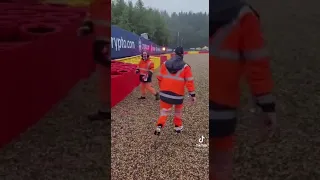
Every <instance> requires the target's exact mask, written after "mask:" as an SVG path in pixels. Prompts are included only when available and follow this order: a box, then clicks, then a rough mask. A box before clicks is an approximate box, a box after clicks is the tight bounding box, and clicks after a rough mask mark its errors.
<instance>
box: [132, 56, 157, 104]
mask: <svg viewBox="0 0 320 180" xmlns="http://www.w3.org/2000/svg"><path fill="white" fill-rule="evenodd" d="M153 71H154V63H153V62H152V61H151V60H150V56H149V54H148V53H147V52H146V51H143V52H142V54H141V60H140V62H139V64H138V68H137V69H136V73H139V74H140V76H139V78H140V92H141V97H140V98H138V99H140V100H141V99H146V93H147V92H146V91H147V90H148V91H149V92H151V93H152V95H154V96H155V98H156V100H159V93H158V92H157V91H156V90H155V89H154V88H153V87H152V75H153Z"/></svg>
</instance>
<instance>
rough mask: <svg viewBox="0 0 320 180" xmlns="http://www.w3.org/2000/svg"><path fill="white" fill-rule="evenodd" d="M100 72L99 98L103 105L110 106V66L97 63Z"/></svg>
mask: <svg viewBox="0 0 320 180" xmlns="http://www.w3.org/2000/svg"><path fill="white" fill-rule="evenodd" d="M96 67H97V72H98V76H99V77H98V78H99V80H98V86H99V99H100V101H101V103H102V104H103V106H107V107H109V108H110V83H111V82H110V68H109V67H105V66H102V65H100V64H97V65H96Z"/></svg>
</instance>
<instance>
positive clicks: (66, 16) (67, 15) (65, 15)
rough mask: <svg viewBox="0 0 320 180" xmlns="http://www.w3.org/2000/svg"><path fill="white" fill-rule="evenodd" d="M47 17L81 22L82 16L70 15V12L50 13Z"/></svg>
mask: <svg viewBox="0 0 320 180" xmlns="http://www.w3.org/2000/svg"><path fill="white" fill-rule="evenodd" d="M46 15H49V16H53V17H57V18H60V19H67V20H70V21H74V20H79V19H80V18H81V15H80V14H77V13H68V12H48V13H46Z"/></svg>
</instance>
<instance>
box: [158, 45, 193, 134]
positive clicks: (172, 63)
mask: <svg viewBox="0 0 320 180" xmlns="http://www.w3.org/2000/svg"><path fill="white" fill-rule="evenodd" d="M175 54H176V56H175V57H174V58H173V59H170V60H168V61H166V62H165V63H163V64H162V65H161V67H160V74H159V76H158V81H159V88H160V93H159V94H160V117H159V119H158V121H157V124H156V126H157V127H156V130H155V132H154V134H155V135H160V132H161V129H162V128H163V127H164V125H165V123H166V121H167V118H168V115H169V114H170V112H171V109H172V107H174V119H173V123H174V126H175V132H176V133H180V132H181V131H182V129H183V125H182V119H181V118H182V109H183V99H184V95H185V90H184V89H185V87H187V89H188V91H189V95H190V97H191V98H192V101H193V102H195V101H196V94H195V87H194V79H193V76H192V71H191V67H190V66H189V65H188V64H187V63H185V62H184V61H183V54H184V52H183V48H182V47H177V48H176V49H175Z"/></svg>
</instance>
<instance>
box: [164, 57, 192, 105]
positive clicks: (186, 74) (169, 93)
mask: <svg viewBox="0 0 320 180" xmlns="http://www.w3.org/2000/svg"><path fill="white" fill-rule="evenodd" d="M158 81H159V88H160V93H159V95H160V99H161V100H162V101H164V102H166V103H168V104H182V103H183V99H184V94H185V90H184V89H185V87H186V88H187V89H188V91H189V94H190V96H195V86H194V79H193V76H192V71H191V67H190V66H189V65H188V64H185V65H184V67H183V68H182V69H180V70H179V71H177V72H176V73H175V74H171V73H170V72H169V70H168V69H167V67H166V65H165V63H163V64H162V65H161V67H160V74H159V76H158Z"/></svg>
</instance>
